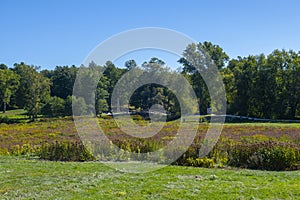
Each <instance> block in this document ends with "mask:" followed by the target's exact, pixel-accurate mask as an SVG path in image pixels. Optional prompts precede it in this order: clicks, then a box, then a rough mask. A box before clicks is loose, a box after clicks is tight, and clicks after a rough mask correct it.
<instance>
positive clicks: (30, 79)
mask: <svg viewBox="0 0 300 200" xmlns="http://www.w3.org/2000/svg"><path fill="white" fill-rule="evenodd" d="M14 66H15V68H14V71H15V72H16V73H17V74H18V75H19V76H20V87H19V88H18V91H17V93H16V99H17V100H18V105H19V106H20V107H21V108H25V109H26V110H27V113H28V115H29V116H30V117H31V119H32V120H33V121H34V120H35V118H36V117H37V115H38V114H39V113H40V110H41V108H42V106H43V104H45V103H46V102H47V100H49V98H50V81H49V79H48V78H46V77H44V76H43V75H42V74H40V73H38V72H37V69H38V68H37V67H34V66H28V65H26V64H25V63H20V64H15V65H14Z"/></svg>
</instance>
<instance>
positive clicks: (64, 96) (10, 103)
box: [0, 42, 300, 120]
mask: <svg viewBox="0 0 300 200" xmlns="http://www.w3.org/2000/svg"><path fill="white" fill-rule="evenodd" d="M187 48H189V50H190V51H189V53H193V52H197V51H200V50H204V51H205V52H207V53H208V54H209V56H210V57H211V59H212V60H213V62H214V63H215V65H216V66H217V68H218V69H219V71H220V73H221V75H222V78H223V82H224V85H225V89H226V98H227V113H228V114H233V115H243V116H249V117H259V118H269V119H295V118H297V116H300V52H295V51H293V50H289V51H286V50H274V51H273V52H272V53H270V54H269V55H264V54H259V55H249V56H247V57H240V56H239V57H237V58H232V59H231V58H229V56H228V55H227V54H226V52H224V50H223V49H222V48H221V47H220V46H218V45H214V44H212V43H211V42H203V43H198V44H191V45H190V46H189V47H187ZM186 53H187V51H185V53H183V56H182V58H180V59H179V60H178V62H179V63H180V64H181V65H182V68H181V69H180V70H177V71H174V70H171V69H170V68H168V67H167V66H166V65H165V63H164V61H162V60H160V59H158V58H155V57H154V58H152V59H150V60H149V61H146V62H145V63H143V64H142V65H141V66H139V67H138V66H137V64H136V62H135V61H134V60H129V61H127V62H126V63H125V64H124V67H117V66H115V65H114V64H113V63H112V62H110V61H108V62H107V63H106V64H105V65H104V66H99V65H97V64H96V63H93V62H92V63H90V65H89V66H87V68H95V69H97V70H99V71H101V72H103V75H102V76H101V78H100V80H99V81H98V84H97V88H96V92H95V96H94V97H95V112H96V113H95V114H96V115H101V114H102V113H105V112H111V110H112V108H111V103H112V102H111V96H112V93H113V89H114V87H115V85H116V83H117V82H118V80H119V79H120V78H121V77H122V76H123V75H124V74H125V73H126V72H128V71H129V70H131V69H133V68H138V69H139V70H140V72H141V73H146V72H148V73H149V70H156V71H157V70H160V71H161V73H165V74H169V75H170V76H168V77H171V76H176V74H181V75H183V76H184V77H186V78H187V80H188V81H189V82H190V84H191V85H192V87H193V89H194V91H195V94H196V95H197V98H198V102H199V110H200V113H201V114H206V113H207V108H208V107H211V106H212V105H211V100H210V96H209V92H208V89H207V86H206V84H205V82H204V80H203V77H201V75H200V73H199V72H198V71H197V70H195V67H194V66H193V64H192V63H190V62H189V61H188V59H187V57H188V55H187V54H186ZM78 70H79V67H77V66H74V65H72V66H57V67H56V68H55V69H54V70H41V69H40V68H39V67H37V66H33V65H28V64H25V63H23V62H21V63H16V64H14V65H13V66H12V67H8V66H6V65H5V64H1V65H0V103H1V105H2V106H1V109H2V111H3V112H5V111H6V110H7V109H17V108H22V109H25V110H26V111H27V113H28V116H30V117H31V118H32V119H33V120H34V119H35V118H36V117H37V116H38V115H40V114H41V115H45V116H49V117H57V116H69V115H72V101H73V102H74V101H75V102H77V104H79V105H81V106H79V107H78V108H75V110H74V111H75V112H78V113H85V112H86V113H88V111H89V110H92V109H91V105H90V103H89V102H86V100H85V99H83V98H81V97H76V96H72V94H73V85H74V83H75V79H76V75H77V73H78ZM89 76H91V77H92V76H93V75H92V74H90V75H89ZM170 80H171V79H170ZM155 103H159V104H161V105H162V106H163V107H164V108H165V110H166V111H167V112H168V113H170V116H171V118H174V117H175V118H176V117H179V116H180V105H179V103H178V100H177V99H176V97H175V95H174V94H173V93H172V91H171V90H169V89H168V88H166V87H164V86H161V85H157V84H148V85H144V86H142V87H140V88H138V89H137V90H136V91H135V92H134V93H133V95H132V97H131V98H130V106H131V109H132V110H135V111H147V110H149V108H150V107H151V105H153V104H155ZM186 103H187V104H188V102H186ZM76 109H79V110H77V111H76ZM191 109H193V108H191Z"/></svg>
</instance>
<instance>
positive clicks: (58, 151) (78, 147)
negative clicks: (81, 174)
mask: <svg viewBox="0 0 300 200" xmlns="http://www.w3.org/2000/svg"><path fill="white" fill-rule="evenodd" d="M39 157H40V158H41V159H45V160H51V161H80V162H83V161H91V160H94V157H93V155H92V154H91V153H90V152H89V151H88V150H87V149H86V148H85V147H84V145H83V144H82V143H79V142H75V143H71V142H68V143H67V142H55V143H52V144H43V145H42V146H41V149H40V152H39Z"/></svg>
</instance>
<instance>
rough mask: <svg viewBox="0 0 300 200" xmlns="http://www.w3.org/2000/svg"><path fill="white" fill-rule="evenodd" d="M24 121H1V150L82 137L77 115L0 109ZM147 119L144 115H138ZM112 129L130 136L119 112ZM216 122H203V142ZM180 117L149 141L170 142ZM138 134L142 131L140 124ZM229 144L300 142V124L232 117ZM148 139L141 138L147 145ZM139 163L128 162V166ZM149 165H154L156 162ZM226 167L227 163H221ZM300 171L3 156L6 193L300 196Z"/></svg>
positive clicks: (225, 139) (107, 127)
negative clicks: (134, 169) (138, 168)
mask: <svg viewBox="0 0 300 200" xmlns="http://www.w3.org/2000/svg"><path fill="white" fill-rule="evenodd" d="M5 116H7V117H8V118H9V119H15V120H17V123H12V124H5V123H2V124H0V154H2V155H5V154H7V153H6V152H10V153H9V154H11V155H14V153H13V152H14V150H15V149H16V147H18V148H19V147H21V146H22V145H24V144H25V145H29V146H32V147H34V146H39V145H40V144H41V143H44V142H46V143H51V142H55V141H59V142H76V141H79V137H78V135H77V133H76V128H75V125H74V122H73V121H72V119H71V118H68V117H67V118H52V119H50V118H39V119H38V120H37V121H36V122H30V123H29V119H28V118H27V117H26V115H24V110H17V111H9V112H7V113H5V114H0V117H5ZM138 123H140V124H143V123H144V122H141V121H140V122H138ZM99 124H100V126H101V127H102V129H103V130H104V132H105V134H106V135H107V137H108V138H110V139H111V140H112V141H116V142H117V143H118V142H120V141H123V140H124V141H127V142H128V143H131V142H132V143H134V142H136V140H132V141H131V139H132V138H130V137H127V136H126V134H124V133H122V132H121V131H120V129H119V128H118V126H117V124H116V123H115V122H114V121H113V120H111V119H99ZM207 128H208V124H206V123H201V124H200V126H199V128H198V133H197V136H196V138H195V143H199V141H201V138H203V136H204V134H205V133H206V130H207ZM177 130H178V122H176V121H175V122H167V123H166V125H165V126H164V127H163V129H162V130H161V131H160V132H159V133H158V134H157V135H155V136H154V137H152V138H150V139H149V140H148V139H146V140H145V141H146V143H147V142H149V144H151V143H153V144H154V143H155V144H156V143H157V145H158V146H159V145H164V144H166V143H168V142H169V141H171V140H172V139H173V136H174V135H175V134H176V131H177ZM136 134H139V133H138V131H137V133H136ZM219 141H220V142H221V144H227V143H233V144H248V143H253V142H254V143H255V142H263V141H276V142H283V143H287V144H290V143H293V144H294V145H296V146H298V147H299V146H300V124H297V123H294V124H287V123H232V124H225V125H224V128H223V131H222V134H221V137H220V139H219ZM146 143H140V145H141V147H145V148H148V147H149V146H147V145H146V146H143V145H144V144H146ZM129 164H131V165H132V163H124V162H120V163H119V165H120V166H121V167H119V168H122V166H124V168H126V165H129ZM148 165H149V164H148ZM219 167H220V166H219ZM299 188H300V171H299V170H298V171H286V172H271V171H259V170H256V171H253V170H246V169H238V168H230V167H227V166H225V167H224V166H223V168H217V167H215V168H212V169H206V168H194V167H183V166H181V167H180V166H168V167H165V168H162V169H160V170H158V171H154V172H149V173H145V174H130V173H123V172H119V171H116V170H114V169H111V168H109V167H108V166H106V165H103V164H101V163H99V162H84V163H82V162H50V161H43V160H40V159H38V158H37V157H32V156H29V157H28V156H25V157H24V156H0V199H300V190H299Z"/></svg>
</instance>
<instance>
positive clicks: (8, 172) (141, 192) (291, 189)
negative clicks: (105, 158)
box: [0, 156, 300, 199]
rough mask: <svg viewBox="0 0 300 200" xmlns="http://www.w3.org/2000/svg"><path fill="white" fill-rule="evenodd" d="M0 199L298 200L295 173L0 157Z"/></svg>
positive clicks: (299, 182)
mask: <svg viewBox="0 0 300 200" xmlns="http://www.w3.org/2000/svg"><path fill="white" fill-rule="evenodd" d="M124 165H126V164H124ZM0 199H300V171H293V172H267V171H251V170H241V169H204V168H192V167H179V166H168V167H165V168H162V169H160V170H158V171H154V172H149V173H144V174H130V173H122V172H119V171H116V170H114V169H111V168H109V167H107V166H106V165H103V164H101V163H97V162H90V163H74V162H49V161H41V160H36V159H32V158H31V159H26V158H20V157H9V156H2V157H0Z"/></svg>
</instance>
